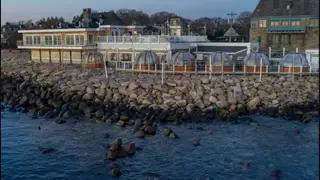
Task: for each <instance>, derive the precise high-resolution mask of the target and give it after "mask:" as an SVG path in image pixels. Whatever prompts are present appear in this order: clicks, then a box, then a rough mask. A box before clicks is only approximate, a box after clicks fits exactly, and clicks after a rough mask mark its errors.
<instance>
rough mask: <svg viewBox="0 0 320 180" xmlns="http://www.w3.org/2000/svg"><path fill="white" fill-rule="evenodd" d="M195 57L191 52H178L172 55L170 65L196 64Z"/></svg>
mask: <svg viewBox="0 0 320 180" xmlns="http://www.w3.org/2000/svg"><path fill="white" fill-rule="evenodd" d="M194 61H195V58H194V56H193V55H192V54H191V53H189V52H177V53H175V54H173V55H172V58H171V59H170V60H169V62H168V64H169V65H175V66H184V65H192V64H194Z"/></svg>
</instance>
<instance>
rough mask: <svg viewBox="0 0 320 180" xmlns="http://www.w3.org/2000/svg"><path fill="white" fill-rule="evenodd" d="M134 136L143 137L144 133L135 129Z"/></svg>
mask: <svg viewBox="0 0 320 180" xmlns="http://www.w3.org/2000/svg"><path fill="white" fill-rule="evenodd" d="M134 136H135V137H137V138H144V137H145V133H144V132H143V131H137V132H136V133H134Z"/></svg>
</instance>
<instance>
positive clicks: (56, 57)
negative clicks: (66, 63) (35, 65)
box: [51, 49, 60, 63]
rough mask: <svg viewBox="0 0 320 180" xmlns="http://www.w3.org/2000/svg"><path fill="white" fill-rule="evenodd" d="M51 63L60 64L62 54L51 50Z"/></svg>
mask: <svg viewBox="0 0 320 180" xmlns="http://www.w3.org/2000/svg"><path fill="white" fill-rule="evenodd" d="M51 62H52V63H60V52H59V50H57V49H51Z"/></svg>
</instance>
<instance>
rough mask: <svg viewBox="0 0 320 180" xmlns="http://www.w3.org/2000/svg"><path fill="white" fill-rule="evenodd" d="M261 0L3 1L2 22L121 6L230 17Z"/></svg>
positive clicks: (192, 16) (193, 16)
mask: <svg viewBox="0 0 320 180" xmlns="http://www.w3.org/2000/svg"><path fill="white" fill-rule="evenodd" d="M258 2H259V0H1V24H4V23H5V22H7V21H13V22H17V21H20V20H25V21H27V20H30V19H32V20H34V21H37V20H39V19H40V18H43V17H49V16H58V17H60V16H62V17H64V18H65V19H66V20H68V21H71V19H72V17H73V16H75V15H80V14H81V11H82V9H83V8H91V9H94V10H98V11H102V10H104V11H109V10H117V9H120V8H127V9H136V10H141V11H144V12H145V13H148V14H152V13H155V12H159V11H168V12H174V13H176V14H177V15H179V16H182V17H185V18H189V19H196V18H199V17H227V15H226V14H227V13H229V12H235V13H239V12H242V11H254V9H255V7H256V5H257V4H258Z"/></svg>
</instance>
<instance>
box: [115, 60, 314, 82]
mask: <svg viewBox="0 0 320 180" xmlns="http://www.w3.org/2000/svg"><path fill="white" fill-rule="evenodd" d="M192 66H193V67H190V66H187V65H184V66H177V65H171V66H169V65H168V64H165V63H161V64H155V65H150V64H148V65H142V64H134V63H132V62H131V61H128V62H121V61H116V71H119V72H138V73H148V74H149V73H151V74H152V73H153V74H161V76H162V78H163V76H164V75H165V74H184V73H189V74H190V73H191V74H202V75H208V76H209V77H210V78H211V77H212V76H214V75H220V76H222V78H223V75H224V74H225V75H250V74H256V75H260V81H262V79H263V75H272V74H273V75H292V77H293V78H294V77H295V76H300V77H301V76H302V75H319V72H318V71H317V72H314V71H312V68H311V67H309V68H304V67H301V66H300V67H295V66H293V67H284V66H281V65H271V66H269V65H265V66H244V65H242V64H233V65H231V66H213V65H208V64H202V63H201V62H199V63H196V64H194V65H192Z"/></svg>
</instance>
